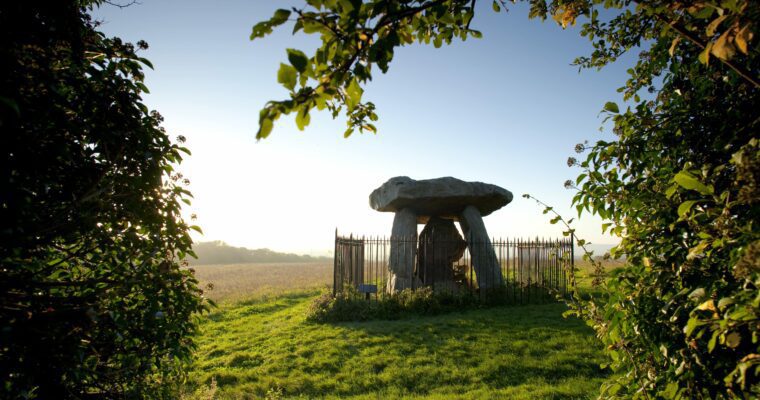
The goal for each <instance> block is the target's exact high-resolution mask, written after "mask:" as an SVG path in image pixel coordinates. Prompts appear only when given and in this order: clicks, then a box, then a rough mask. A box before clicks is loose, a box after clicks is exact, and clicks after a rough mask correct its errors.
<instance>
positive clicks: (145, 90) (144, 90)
mask: <svg viewBox="0 0 760 400" xmlns="http://www.w3.org/2000/svg"><path fill="white" fill-rule="evenodd" d="M135 85H136V86H137V87H139V88H140V90H141V91H142V92H143V93H150V90H148V87H147V86H145V84H144V83H142V82H135Z"/></svg>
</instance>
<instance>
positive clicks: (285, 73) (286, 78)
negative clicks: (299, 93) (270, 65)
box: [277, 63, 298, 90]
mask: <svg viewBox="0 0 760 400" xmlns="http://www.w3.org/2000/svg"><path fill="white" fill-rule="evenodd" d="M297 74H298V73H297V72H296V69H295V68H293V67H291V66H290V65H288V64H283V63H280V69H279V70H278V71H277V82H279V83H281V84H282V85H283V86H285V87H286V88H287V89H288V90H293V88H295V87H296V79H297Z"/></svg>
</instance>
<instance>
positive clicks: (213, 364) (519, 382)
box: [184, 264, 609, 399]
mask: <svg viewBox="0 0 760 400" xmlns="http://www.w3.org/2000/svg"><path fill="white" fill-rule="evenodd" d="M331 267H332V266H331V265H324V264H281V265H272V264H270V265H256V264H250V265H245V264H240V265H227V266H196V267H194V268H195V269H196V275H197V276H198V277H199V278H200V279H201V281H202V283H213V284H214V289H213V290H211V291H210V292H209V296H210V297H211V298H214V299H216V300H218V301H219V303H220V304H219V307H217V308H216V309H215V310H214V311H213V312H211V313H210V314H208V315H206V316H205V317H203V321H202V323H201V326H200V333H199V335H198V337H197V338H196V339H197V342H198V350H197V351H196V359H195V361H194V363H193V366H192V369H191V372H190V375H189V382H188V385H187V386H186V388H185V394H184V398H186V399H201V398H202V399H258V398H349V399H388V398H413V399H477V398H484V399H492V398H502V399H586V398H595V397H596V396H597V395H598V391H599V386H600V384H601V382H602V380H603V379H604V378H605V377H606V376H607V375H608V373H609V372H608V371H607V370H603V369H601V368H600V364H602V363H604V362H605V358H604V355H603V354H602V352H601V349H600V347H599V344H598V343H597V341H596V339H595V338H594V337H593V333H592V331H591V329H590V328H588V327H587V326H586V325H585V324H584V323H583V322H582V321H580V320H578V319H574V318H563V317H562V312H563V311H565V309H566V308H565V306H564V305H562V304H558V303H553V304H543V305H527V306H503V307H493V308H485V309H473V310H467V311H462V312H455V313H449V314H443V315H436V316H425V317H422V316H418V317H410V318H405V319H400V320H394V321H368V322H352V323H333V324H319V323H311V322H307V321H306V320H305V314H306V311H307V308H308V307H309V304H310V302H311V301H312V300H313V299H314V298H316V297H317V296H319V295H320V294H321V293H324V292H325V291H326V290H327V286H326V285H327V284H329V283H330V281H331V279H332V275H331V272H332V270H331Z"/></svg>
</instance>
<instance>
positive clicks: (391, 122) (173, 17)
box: [93, 0, 633, 254]
mask: <svg viewBox="0 0 760 400" xmlns="http://www.w3.org/2000/svg"><path fill="white" fill-rule="evenodd" d="M299 4H302V3H301V2H298V1H236V0H230V1H225V2H218V1H200V0H183V1H179V0H160V1H159V0H141V1H140V3H138V4H134V5H132V6H130V7H127V8H124V9H121V8H117V7H113V6H108V5H104V6H103V7H102V8H100V9H97V10H95V11H94V12H93V16H94V17H95V19H97V20H100V21H102V22H103V25H102V26H101V30H102V31H103V32H105V33H106V34H107V35H114V36H119V37H121V38H123V39H125V40H128V41H132V42H135V41H137V40H140V39H143V40H145V41H147V42H148V43H149V44H150V49H149V50H147V51H145V52H144V53H143V56H145V57H147V58H148V59H150V60H151V61H152V63H153V65H154V66H155V70H154V71H148V73H147V79H146V84H147V86H148V87H149V88H150V90H151V94H149V95H147V96H146V97H145V101H146V103H147V105H148V106H149V107H151V108H154V109H156V110H158V111H159V112H160V113H161V114H162V115H163V116H164V117H165V124H164V126H165V127H166V129H167V130H168V132H169V133H170V134H171V135H172V136H176V135H180V134H181V135H184V136H186V137H187V139H188V142H187V146H188V147H189V148H190V150H191V151H192V152H193V155H192V156H191V157H188V158H187V159H186V161H185V162H184V163H183V164H182V166H181V170H182V171H183V172H184V173H185V175H186V176H187V177H188V178H189V179H190V181H191V186H190V190H191V191H192V192H193V194H194V195H195V202H194V203H193V206H192V207H188V208H187V209H186V212H187V214H188V215H189V214H190V213H195V214H197V215H198V223H199V225H201V227H202V228H203V230H204V233H205V235H204V236H198V237H197V238H196V239H197V240H224V241H226V242H228V243H230V244H233V245H238V246H246V247H251V248H259V247H269V248H271V249H274V250H279V251H292V252H299V253H311V254H328V251H329V250H330V249H331V248H332V236H333V233H334V230H335V229H336V228H338V229H339V231H340V232H345V233H348V232H354V233H359V234H367V235H387V234H389V233H390V228H391V223H392V219H393V216H392V215H391V214H389V213H379V212H376V211H374V210H372V209H371V208H370V207H369V205H368V196H369V193H370V192H371V191H372V190H373V189H374V188H376V187H377V186H379V185H380V184H382V183H383V182H385V181H386V180H387V179H389V178H391V177H393V176H398V175H406V176H410V177H412V178H414V179H427V178H435V177H440V176H454V177H457V178H460V179H463V180H474V181H482V182H487V183H493V184H496V185H499V186H502V187H504V188H506V189H508V190H510V191H512V192H513V193H514V195H515V200H514V201H513V202H512V204H509V205H507V206H506V207H504V208H503V209H501V210H499V211H497V212H495V213H494V214H492V215H490V216H488V217H486V218H485V223H486V227H487V228H488V230H489V234H491V235H492V236H496V237H507V236H509V237H517V236H521V237H535V236H544V237H550V236H551V237H554V236H559V235H561V231H560V229H559V228H558V227H556V226H552V225H550V224H549V223H548V220H549V218H547V216H546V215H544V214H542V212H541V208H539V207H538V206H537V205H536V204H535V203H533V202H531V201H529V200H525V199H523V198H522V197H521V195H522V194H523V193H531V194H533V195H535V196H536V197H539V198H541V199H543V200H544V201H546V202H548V203H550V204H553V205H555V208H556V209H558V210H560V211H561V212H562V213H563V214H564V215H566V216H567V217H574V216H576V215H575V211H574V210H573V209H572V208H571V207H570V202H571V198H572V195H573V192H572V191H569V190H566V189H565V188H564V187H563V182H564V181H565V180H566V179H570V178H574V177H575V176H577V175H578V173H579V171H578V170H577V169H572V168H568V167H567V164H566V162H567V158H568V157H569V156H576V154H575V153H574V151H573V148H574V146H575V144H576V143H579V142H582V141H584V140H589V141H592V142H593V141H595V140H598V139H608V140H609V139H611V138H612V135H611V134H610V133H609V132H607V131H600V130H599V128H600V126H601V125H602V118H603V115H600V110H601V109H602V107H603V105H604V103H605V102H607V101H611V100H612V101H618V100H620V96H619V95H618V93H617V92H616V89H617V88H618V87H620V86H621V85H622V84H623V82H624V81H625V79H626V73H625V70H626V69H627V68H629V67H630V66H631V65H632V63H633V59H632V58H631V57H630V56H629V57H627V58H626V59H622V60H620V61H618V63H617V64H615V65H613V66H610V67H608V68H605V69H604V70H601V71H595V70H594V71H590V70H586V71H582V72H580V73H579V71H578V68H577V67H574V66H571V65H570V64H571V62H572V61H573V59H574V58H575V57H577V56H580V55H585V54H587V53H589V52H590V50H591V45H590V43H589V42H588V41H587V40H586V39H585V38H582V37H580V35H579V33H578V32H579V28H578V27H570V28H568V29H567V30H564V31H563V30H562V29H561V28H560V27H558V26H557V25H556V24H555V23H554V22H553V21H551V20H547V21H545V22H543V23H542V22H541V21H539V20H528V18H527V8H526V7H525V6H522V5H514V6H512V7H511V8H510V11H509V13H506V14H505V13H499V14H496V13H494V12H493V11H491V7H490V3H488V2H480V3H479V4H478V7H479V8H478V10H477V15H476V17H475V20H474V21H473V23H472V28H473V29H478V30H480V31H482V32H483V38H482V39H472V38H470V39H468V40H467V41H466V42H454V43H453V44H452V45H451V46H444V47H442V48H440V49H435V48H434V47H433V46H432V45H431V46H423V45H414V46H410V47H406V48H402V49H400V50H399V51H397V52H396V56H395V58H394V60H393V63H392V64H391V67H390V70H389V72H388V73H387V74H385V75H382V74H380V72H379V71H377V72H376V74H378V75H376V76H375V78H374V80H373V81H372V82H371V83H370V84H369V85H368V86H367V87H366V89H365V94H364V99H366V100H370V101H373V102H374V103H375V104H376V106H377V112H378V114H379V116H380V121H378V123H377V127H378V133H377V134H376V135H373V134H364V135H359V134H354V136H352V137H350V138H349V139H344V138H343V136H342V133H343V131H344V130H345V120H343V119H341V118H339V119H337V120H333V119H332V118H331V116H330V115H329V114H328V113H318V114H313V115H312V119H311V125H310V126H309V127H307V128H306V130H305V131H304V132H300V131H298V130H297V128H296V126H295V123H294V122H293V118H292V117H285V118H283V119H280V120H279V121H278V124H277V125H276V126H275V129H274V131H273V132H272V134H271V136H270V137H269V138H268V139H265V140H262V141H259V142H257V141H256V139H255V133H256V130H257V123H258V111H259V110H260V109H261V107H262V106H263V105H264V104H265V103H266V101H268V100H272V99H284V98H285V97H286V96H287V91H286V89H284V88H282V87H281V86H280V85H279V84H277V82H276V73H277V69H278V67H279V64H280V63H281V62H287V61H286V53H285V49H286V48H288V47H292V48H298V49H301V50H304V51H306V52H307V54H308V53H309V51H310V50H311V49H313V48H315V47H316V45H317V41H316V40H317V38H316V37H312V36H309V35H303V34H299V35H297V36H292V35H291V34H290V32H291V26H288V25H286V26H284V27H281V29H279V30H277V31H275V33H274V34H273V35H272V36H270V37H268V38H266V39H263V40H257V41H255V42H251V41H250V40H249V39H248V36H249V34H250V31H251V27H252V26H253V25H254V24H255V23H256V22H259V21H261V20H263V19H267V18H269V17H270V16H271V15H272V13H273V12H274V10H275V9H277V8H289V7H290V6H292V5H299ZM600 224H601V221H600V220H599V219H596V218H588V217H587V216H585V215H584V217H583V218H581V219H580V221H579V222H578V223H577V229H578V232H579V234H580V235H581V236H582V237H585V238H587V239H588V240H590V241H591V242H594V243H598V244H602V243H614V242H616V240H615V238H612V237H609V236H605V235H602V233H601V228H600Z"/></svg>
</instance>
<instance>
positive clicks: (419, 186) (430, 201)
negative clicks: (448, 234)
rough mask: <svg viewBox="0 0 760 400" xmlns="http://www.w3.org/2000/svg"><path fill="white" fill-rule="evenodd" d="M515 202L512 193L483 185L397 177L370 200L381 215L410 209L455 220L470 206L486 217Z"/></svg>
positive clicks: (424, 214)
mask: <svg viewBox="0 0 760 400" xmlns="http://www.w3.org/2000/svg"><path fill="white" fill-rule="evenodd" d="M511 201H512V192H510V191H508V190H506V189H504V188H501V187H499V186H496V185H491V184H488V183H483V182H465V181H462V180H459V179H456V178H452V177H450V176H447V177H443V178H436V179H425V180H419V181H416V180H414V179H411V178H409V177H406V176H397V177H395V178H391V179H389V180H388V181H387V182H385V183H384V184H382V185H381V186H380V187H379V188H377V189H375V190H374V191H373V192H372V194H370V196H369V205H370V207H372V208H373V209H375V210H377V211H392V212H396V211H400V210H402V209H405V208H408V209H410V210H412V211H414V212H415V213H416V214H417V215H418V216H420V217H426V216H437V217H442V218H450V219H454V220H459V218H460V215H461V213H462V211H464V209H465V208H466V207H467V206H473V207H475V208H477V209H478V211H480V215H481V216H486V215H488V214H491V213H492V212H494V211H496V210H498V209H500V208H502V207H504V206H505V205H507V204H509V203H510V202H511ZM424 219H425V220H426V219H427V218H424ZM418 222H424V221H423V220H418Z"/></svg>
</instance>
